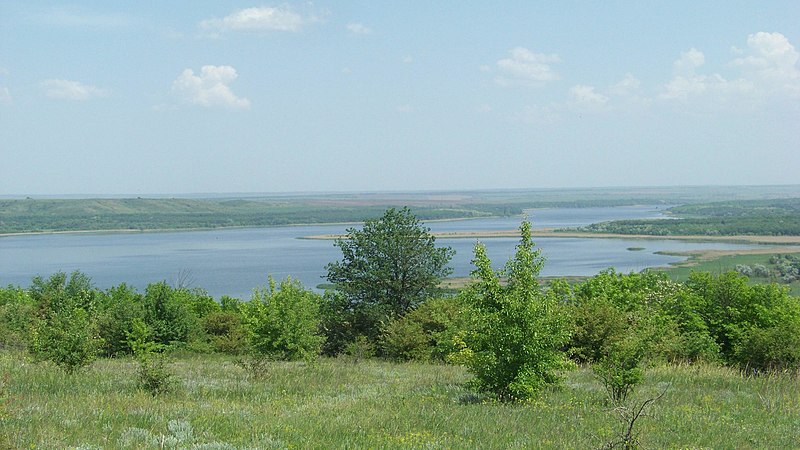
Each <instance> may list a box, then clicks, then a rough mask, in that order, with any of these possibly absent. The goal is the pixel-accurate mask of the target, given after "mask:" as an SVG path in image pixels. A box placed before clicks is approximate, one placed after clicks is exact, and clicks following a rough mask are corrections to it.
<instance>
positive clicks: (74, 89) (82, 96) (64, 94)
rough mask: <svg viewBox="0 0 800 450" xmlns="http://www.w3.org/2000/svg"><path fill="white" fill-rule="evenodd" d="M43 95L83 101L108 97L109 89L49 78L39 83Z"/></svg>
mask: <svg viewBox="0 0 800 450" xmlns="http://www.w3.org/2000/svg"><path fill="white" fill-rule="evenodd" d="M41 86H42V88H44V90H45V95H47V96H48V97H50V98H57V99H61V100H75V101H83V100H89V99H93V98H100V97H108V96H109V95H110V94H111V91H109V90H108V89H102V88H99V87H97V86H92V85H89V84H83V83H81V82H79V81H72V80H61V79H51V80H44V81H42V83H41Z"/></svg>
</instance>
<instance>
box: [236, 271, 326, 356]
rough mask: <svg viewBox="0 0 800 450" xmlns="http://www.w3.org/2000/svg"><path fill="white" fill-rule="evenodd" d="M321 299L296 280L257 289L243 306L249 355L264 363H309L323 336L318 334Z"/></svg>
mask: <svg viewBox="0 0 800 450" xmlns="http://www.w3.org/2000/svg"><path fill="white" fill-rule="evenodd" d="M319 304H320V296H319V295H318V294H315V293H314V292H311V291H308V290H306V289H304V288H303V286H302V285H301V284H300V282H298V281H294V280H292V279H291V278H287V279H286V280H284V281H281V283H280V284H279V285H277V287H276V283H275V281H274V280H273V279H272V278H270V280H269V285H268V286H267V287H265V288H261V289H257V290H256V291H255V292H254V293H253V299H252V300H251V301H250V302H248V303H245V304H243V305H242V313H243V316H244V320H245V324H246V329H247V332H248V339H249V351H250V356H252V357H254V358H257V359H267V360H282V361H295V360H311V359H314V358H316V357H317V355H318V354H319V352H320V348H321V346H322V341H323V337H322V336H321V335H320V334H319V322H320V316H319Z"/></svg>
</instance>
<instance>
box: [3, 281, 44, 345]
mask: <svg viewBox="0 0 800 450" xmlns="http://www.w3.org/2000/svg"><path fill="white" fill-rule="evenodd" d="M34 310H35V308H34V303H33V301H32V300H31V298H30V296H29V295H28V293H27V292H26V291H25V290H23V289H21V288H14V287H11V286H9V287H8V288H6V289H3V288H0V349H2V348H25V345H26V343H27V342H28V330H29V329H30V328H31V325H32V320H33V313H34Z"/></svg>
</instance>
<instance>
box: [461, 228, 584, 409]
mask: <svg viewBox="0 0 800 450" xmlns="http://www.w3.org/2000/svg"><path fill="white" fill-rule="evenodd" d="M520 234H521V236H522V237H521V240H520V243H519V244H518V245H517V251H516V254H515V256H514V257H513V258H512V259H511V260H510V261H508V263H507V264H506V267H505V269H504V270H503V271H501V272H500V273H498V272H495V270H494V269H492V265H491V261H490V260H489V258H488V257H487V256H486V248H485V247H484V246H483V245H482V244H478V245H477V246H476V247H475V259H474V260H473V263H474V264H475V267H476V269H475V270H474V271H473V273H472V275H473V277H475V278H476V281H475V282H474V283H472V284H471V285H470V286H469V287H468V288H467V289H466V290H465V291H464V292H463V293H462V295H463V296H464V299H465V300H466V303H467V304H468V305H470V307H471V308H472V310H471V311H470V316H471V317H472V319H473V321H474V322H473V324H472V326H471V330H470V332H469V333H467V334H466V336H465V339H464V344H465V346H464V348H463V349H462V350H461V355H460V356H461V357H462V358H461V360H462V361H464V362H465V363H466V365H467V368H468V369H469V370H470V372H472V373H473V375H475V380H474V381H473V385H474V386H475V387H476V388H477V389H478V390H479V391H480V392H485V393H488V394H491V395H493V396H495V397H496V398H498V399H500V400H503V401H512V400H527V399H530V398H532V397H535V396H536V395H537V394H538V393H539V392H540V391H541V390H542V389H543V388H544V387H545V386H547V385H550V384H554V383H556V382H558V381H559V376H558V374H557V371H558V370H559V369H563V368H565V367H566V366H567V365H566V358H565V355H564V352H563V351H561V349H562V348H563V346H564V344H565V343H566V342H567V341H568V340H569V335H570V331H569V330H570V324H569V321H568V318H567V315H566V314H565V313H564V310H563V307H562V305H560V304H559V303H558V300H557V296H556V295H546V294H545V293H544V292H542V290H541V288H540V286H539V283H538V281H537V276H538V275H539V271H540V270H541V268H542V265H543V264H544V258H543V257H542V256H541V255H540V252H539V250H534V248H533V247H534V244H533V241H532V240H531V225H530V222H528V221H527V220H526V221H523V222H522V225H521V226H520ZM501 277H506V279H507V282H506V283H505V285H504V284H502V283H501V282H500V279H501Z"/></svg>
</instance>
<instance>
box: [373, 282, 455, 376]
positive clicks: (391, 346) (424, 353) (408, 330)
mask: <svg viewBox="0 0 800 450" xmlns="http://www.w3.org/2000/svg"><path fill="white" fill-rule="evenodd" d="M466 320H467V317H466V314H465V308H464V305H463V302H462V299H461V298H458V297H445V298H433V299H430V300H428V301H426V302H425V303H423V304H421V305H420V306H418V307H417V308H416V309H414V310H413V311H411V312H409V313H408V314H406V315H405V316H402V317H400V318H398V319H396V320H393V321H391V322H389V323H387V324H386V325H385V326H384V328H383V333H382V335H381V340H380V342H381V349H382V353H383V355H384V356H386V357H388V358H392V359H398V360H415V361H421V362H444V361H445V359H446V358H447V356H448V355H449V354H451V353H453V352H455V351H457V347H456V344H455V342H456V335H457V334H459V333H461V332H463V330H464V328H465V326H466Z"/></svg>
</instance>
